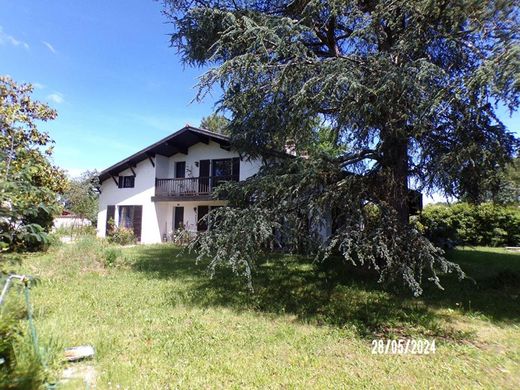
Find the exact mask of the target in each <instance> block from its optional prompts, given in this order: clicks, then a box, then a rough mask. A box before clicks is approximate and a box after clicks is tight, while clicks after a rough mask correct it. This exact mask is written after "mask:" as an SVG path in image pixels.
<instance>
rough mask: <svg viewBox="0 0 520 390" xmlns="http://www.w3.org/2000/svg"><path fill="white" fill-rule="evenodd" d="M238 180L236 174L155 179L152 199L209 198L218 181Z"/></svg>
mask: <svg viewBox="0 0 520 390" xmlns="http://www.w3.org/2000/svg"><path fill="white" fill-rule="evenodd" d="M226 181H238V176H209V177H186V178H180V179H155V196H154V197H152V201H186V200H205V199H211V192H212V191H213V189H214V188H216V187H217V186H218V185H219V184H220V183H223V182H226Z"/></svg>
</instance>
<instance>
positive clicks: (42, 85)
mask: <svg viewBox="0 0 520 390" xmlns="http://www.w3.org/2000/svg"><path fill="white" fill-rule="evenodd" d="M32 85H33V87H34V88H35V89H45V85H44V84H42V83H32Z"/></svg>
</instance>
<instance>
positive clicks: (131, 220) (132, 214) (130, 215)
mask: <svg viewBox="0 0 520 390" xmlns="http://www.w3.org/2000/svg"><path fill="white" fill-rule="evenodd" d="M113 207H114V206H108V209H109V210H108V211H107V212H108V213H110V211H111V210H114V209H113ZM117 211H118V218H117V226H118V227H120V228H126V229H132V230H133V231H134V234H135V237H136V238H137V241H141V230H142V219H143V206H118V207H117ZM107 224H108V220H107ZM107 229H108V228H107Z"/></svg>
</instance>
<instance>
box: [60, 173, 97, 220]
mask: <svg viewBox="0 0 520 390" xmlns="http://www.w3.org/2000/svg"><path fill="white" fill-rule="evenodd" d="M98 188H99V179H98V172H97V171H95V170H94V171H85V172H83V173H82V174H81V175H80V176H79V177H77V178H73V179H71V180H69V183H68V188H67V190H66V191H65V192H64V194H63V200H64V206H65V209H67V210H70V211H72V212H73V213H74V214H76V215H78V216H79V217H80V218H85V219H88V220H89V221H91V222H92V223H93V224H95V223H96V220H97V213H98V197H99V192H98Z"/></svg>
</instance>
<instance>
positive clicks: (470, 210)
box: [417, 203, 520, 247]
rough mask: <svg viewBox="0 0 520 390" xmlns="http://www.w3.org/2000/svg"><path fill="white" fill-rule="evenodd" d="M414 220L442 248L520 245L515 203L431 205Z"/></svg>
mask: <svg viewBox="0 0 520 390" xmlns="http://www.w3.org/2000/svg"><path fill="white" fill-rule="evenodd" d="M417 222H418V223H419V224H420V225H422V226H423V227H424V232H425V234H426V236H427V237H428V238H429V239H430V240H431V241H433V242H434V243H436V244H437V245H441V246H444V247H451V246H454V245H482V246H518V245H520V209H519V208H517V207H514V206H509V207H506V206H498V205H493V204H489V203H485V204H481V205H478V206H473V205H469V204H467V203H457V204H455V205H452V206H447V205H430V206H427V207H425V209H424V210H423V212H422V214H421V216H420V218H419V220H418V221H417Z"/></svg>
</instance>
